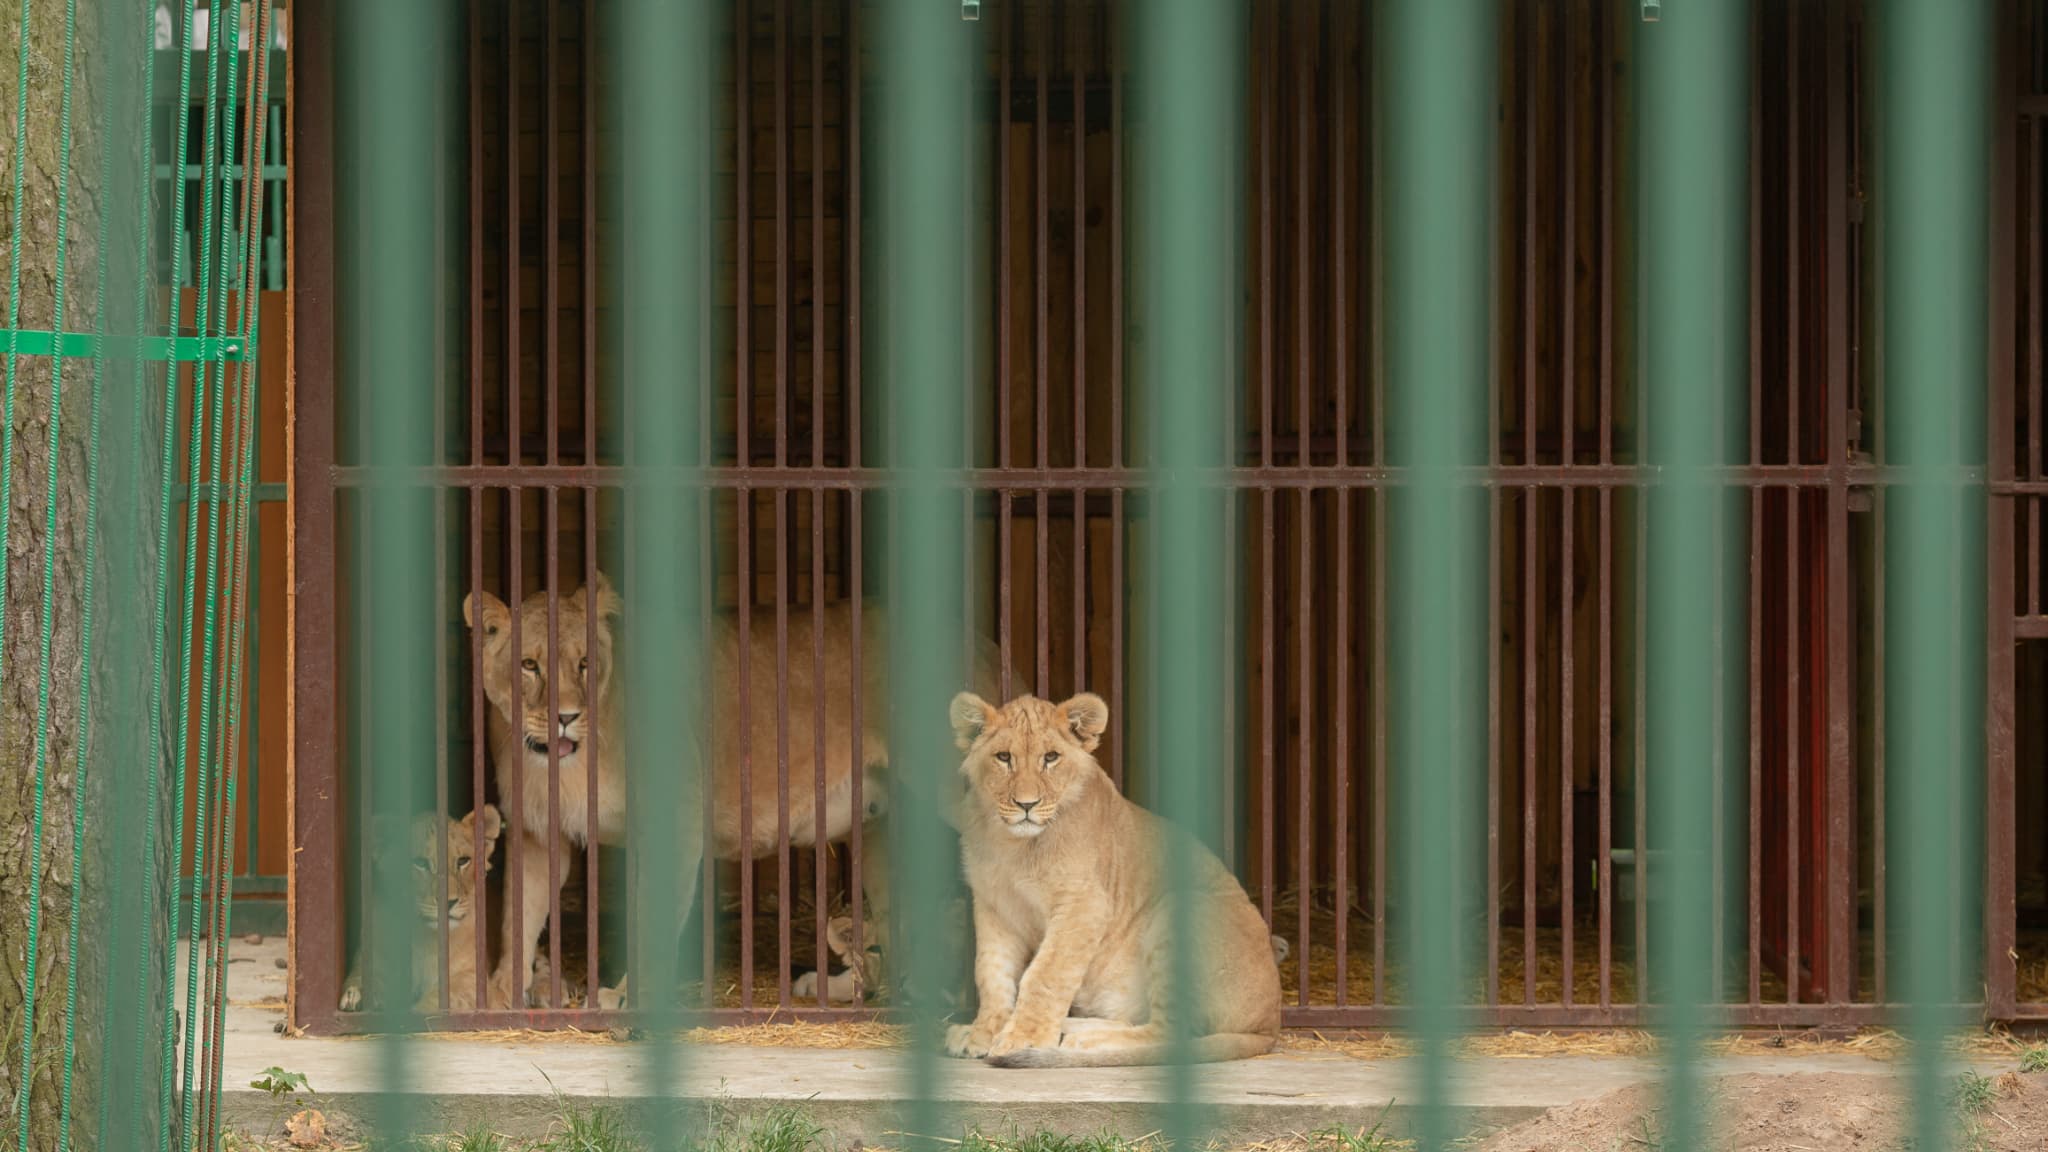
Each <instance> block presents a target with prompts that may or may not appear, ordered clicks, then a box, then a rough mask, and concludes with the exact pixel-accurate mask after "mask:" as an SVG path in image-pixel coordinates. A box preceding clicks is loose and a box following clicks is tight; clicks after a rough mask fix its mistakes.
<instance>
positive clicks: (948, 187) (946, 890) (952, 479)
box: [865, 0, 981, 1137]
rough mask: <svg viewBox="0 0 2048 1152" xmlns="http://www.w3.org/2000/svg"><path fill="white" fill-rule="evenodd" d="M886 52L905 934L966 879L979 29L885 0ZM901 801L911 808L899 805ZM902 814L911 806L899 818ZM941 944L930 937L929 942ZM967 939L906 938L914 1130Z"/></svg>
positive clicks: (893, 563) (895, 668)
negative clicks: (962, 770)
mask: <svg viewBox="0 0 2048 1152" xmlns="http://www.w3.org/2000/svg"><path fill="white" fill-rule="evenodd" d="M884 9H885V10H884V15H883V18H882V20H881V22H880V33H881V34H880V36H879V37H878V38H877V41H876V48H877V50H878V52H879V54H880V60H879V63H878V67H879V74H878V79H879V80H880V82H881V84H882V119H881V123H880V125H879V128H880V134H881V145H882V167H881V171H882V172H883V173H885V174H886V179H887V181H888V194H887V195H885V196H882V197H880V198H879V199H880V207H881V212H882V217H881V221H880V223H881V237H880V239H881V245H880V247H879V251H880V252H881V256H882V261H883V267H882V269H881V270H880V271H881V273H882V276H883V277H884V278H885V279H884V281H883V282H884V283H886V284H888V285H889V292H888V306H887V328H886V333H887V344H886V348H885V350H884V353H883V355H884V357H885V358H886V361H885V365H883V366H882V367H883V370H881V371H876V370H874V369H873V367H870V368H869V369H868V370H867V371H866V372H865V375H866V376H867V378H868V379H870V380H881V381H886V382H887V401H886V402H887V403H888V405H889V409H888V412H889V427H890V433H891V435H890V438H889V439H890V443H891V444H892V454H891V455H890V457H889V463H890V465H891V467H892V469H893V475H892V477H891V490H890V493H889V496H890V501H889V509H888V517H889V522H888V525H887V528H888V535H887V537H886V538H887V539H888V540H889V542H890V543H889V546H888V547H889V552H888V567H887V585H886V586H887V588H888V603H889V609H890V620H889V624H890V637H889V647H890V651H891V652H892V653H894V654H895V656H896V659H894V660H892V661H891V662H890V665H889V674H890V684H889V692H890V717H889V723H890V742H889V744H890V750H891V764H890V771H891V773H892V774H893V776H894V778H895V783H894V786H893V788H892V790H891V797H890V799H891V804H892V808H891V815H890V821H889V822H890V825H891V835H892V840H891V842H890V850H891V853H892V855H893V856H894V860H893V861H892V863H893V865H894V866H895V868H896V875H895V877H894V879H895V883H896V892H897V893H898V894H899V898H898V899H897V900H896V902H895V903H896V908H895V914H896V915H897V916H898V918H899V923H898V924H897V925H896V926H895V928H894V931H895V933H896V934H895V936H894V937H893V938H895V939H899V940H901V939H907V937H906V936H905V935H904V934H903V926H904V925H910V924H933V923H939V922H940V921H941V917H942V909H943V908H944V907H945V902H946V900H947V899H948V897H949V896H950V895H951V894H952V893H953V892H954V891H957V890H958V888H959V886H960V881H959V872H960V868H959V861H958V859H957V858H956V857H955V856H954V855H953V854H952V853H951V852H949V851H948V847H947V836H946V834H945V827H944V825H943V822H942V821H941V819H940V811H939V799H940V797H941V796H942V795H946V794H949V793H950V790H949V789H946V787H945V781H946V780H947V779H949V777H948V775H947V774H948V773H951V772H954V771H956V770H957V768H958V765H959V762H960V755H959V753H958V752H957V751H956V750H954V748H953V746H952V742H951V739H950V736H951V729H950V727H949V725H948V724H947V721H946V707H947V703H948V702H949V701H950V700H951V699H952V698H953V694H954V693H956V692H958V691H960V690H961V688H962V687H963V686H964V685H965V684H966V683H967V680H966V669H965V666H964V664H963V663H962V661H961V658H960V657H961V651H962V647H963V646H962V641H961V637H963V636H964V635H966V634H967V633H966V629H967V627H968V619H967V614H966V603H967V599H966V589H965V580H966V576H965V572H964V565H963V552H962V549H963V541H962V539H961V527H960V485H961V475H960V469H961V468H962V467H963V466H964V464H965V461H964V459H963V458H962V455H961V452H962V447H963V446H962V443H961V438H960V418H961V403H962V401H963V399H964V397H965V395H966V384H965V382H964V381H963V380H962V379H961V365H962V364H963V363H965V356H966V345H965V344H964V343H963V341H964V340H965V338H966V335H965V334H966V330H967V311H966V309H967V301H968V300H969V299H971V298H972V293H971V291H970V286H969V285H968V284H967V283H966V282H965V270H966V268H967V266H968V265H967V261H965V260H963V259H961V250H962V246H963V245H965V244H967V243H968V242H969V239H968V233H967V196H968V191H969V185H968V180H967V164H966V160H967V157H966V152H965V147H966V141H967V124H968V120H967V116H968V105H967V103H966V100H965V98H964V97H965V93H966V92H967V84H966V82H967V75H968V73H967V68H968V64H969V61H970V60H971V59H972V58H973V57H972V53H973V52H974V50H975V47H976V40H975V38H974V36H973V35H972V33H973V32H974V30H975V29H977V28H979V27H981V25H980V24H979V23H970V22H967V21H963V20H962V19H960V9H959V7H958V6H957V5H952V4H934V3H931V2H930V0H888V3H887V4H886V5H885V6H884ZM899 800H900V804H899V803H898V801H899ZM899 813H900V818H899V816H898V814H899ZM927 943H928V944H929V945H931V946H925V945H926V944H927ZM963 944H964V941H959V940H953V939H950V938H946V937H945V934H940V938H939V939H935V940H930V941H926V940H923V939H920V941H919V946H918V947H911V948H903V949H900V950H899V952H900V953H901V955H902V958H903V959H902V963H901V967H900V976H901V979H900V982H899V986H901V987H903V988H905V989H907V990H908V999H909V1005H908V1007H909V1010H910V1019H909V1023H910V1033H911V1039H910V1046H911V1047H910V1061H909V1065H908V1074H909V1083H908V1084H907V1085H905V1089H906V1096H907V1098H908V1100H909V1102H910V1103H909V1105H908V1115H907V1116H906V1118H905V1124H906V1129H907V1131H908V1132H910V1133H912V1134H914V1136H915V1137H932V1136H936V1135H938V1134H939V1131H940V1127H939V1126H940V1123H941V1121H942V1117H941V1116H940V1114H939V1109H938V1106H937V1104H936V1102H935V1097H936V1095H937V1091H938V1076H939V1072H938V1055H937V1054H938V1052H939V1050H940V1046H941V1044H942V1042H943V1038H944V1034H943V1024H942V1022H943V1020H944V1017H945V1015H946V1005H945V1003H944V1001H943V999H942V998H941V996H940V995H939V994H940V992H941V991H942V990H943V989H944V988H945V987H946V985H947V982H948V980H949V979H950V978H951V977H952V974H953V973H956V972H957V971H958V970H959V968H958V965H957V964H956V963H955V959H956V957H957V955H958V949H959V948H960V947H961V946H962V945H963Z"/></svg>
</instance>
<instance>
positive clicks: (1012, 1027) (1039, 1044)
mask: <svg viewBox="0 0 2048 1152" xmlns="http://www.w3.org/2000/svg"><path fill="white" fill-rule="evenodd" d="M1103 919H1104V918H1103V916H1102V915H1101V914H1100V912H1098V911H1097V910H1096V909H1093V908H1083V907H1078V906H1073V905H1069V906H1066V907H1061V908H1057V909H1055V910H1054V912H1053V914H1052V919H1051V921H1050V922H1049V923H1047V924H1046V927H1045V939H1044V941H1043V942H1041V943H1040V944H1039V946H1038V954H1037V955H1035V956H1033V957H1032V958H1031V966H1030V967H1028V968H1026V969H1025V970H1024V978H1023V979H1022V980H1020V981H1018V983H1017V1006H1016V1009H1015V1010H1014V1011H1012V1012H1011V1013H1010V1019H1009V1022H1008V1023H1007V1024H1005V1025H1003V1027H1002V1029H1001V1030H1000V1031H998V1032H997V1033H996V1035H995V1039H994V1041H993V1042H992V1043H990V1044H989V1047H988V1055H990V1056H1002V1055H1006V1054H1008V1053H1011V1052H1015V1051H1018V1050H1019V1049H1023V1048H1056V1047H1058V1046H1059V1042H1060V1023H1061V1021H1063V1020H1065V1019H1066V1018H1067V1012H1068V1010H1069V1009H1071V1008H1072V1007H1073V1006H1074V994H1075V993H1076V992H1079V991H1080V990H1081V981H1082V980H1084V979H1085V978H1086V977H1087V975H1088V965H1089V963H1090V962H1092V961H1093V960H1094V958H1095V952H1096V950H1097V949H1098V948H1099V947H1101V939H1102V929H1103V928H1104V927H1105V925H1104V923H1103ZM975 927H976V930H977V931H979V928H980V924H979V923H978V922H977V924H976V926H975Z"/></svg>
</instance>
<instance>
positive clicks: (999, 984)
mask: <svg viewBox="0 0 2048 1152" xmlns="http://www.w3.org/2000/svg"><path fill="white" fill-rule="evenodd" d="M1028 958H1029V951H1028V949H1027V946H1026V945H1025V943H1024V941H1023V940H1021V939H1019V938H1018V937H1017V936H1016V935H1015V934H1013V933H1011V932H1010V931H1009V929H1007V928H1005V927H1004V926H1003V925H1002V924H1000V923H998V922H997V921H996V919H995V917H993V916H991V915H990V914H989V913H988V912H986V911H985V910H984V908H983V906H982V903H981V901H979V900H976V901H975V902H974V990H975V992H976V994H977V995H978V997H979V999H980V1001H981V1006H980V1007H979V1008H978V1009H976V1011H975V1013H974V1023H972V1024H955V1025H953V1026H952V1027H951V1028H948V1029H946V1055H948V1056H964V1057H967V1058H969V1059H977V1060H978V1059H980V1058H981V1057H983V1056H986V1055H988V1050H989V1048H990V1046H991V1045H993V1044H994V1043H995V1040H996V1036H997V1035H998V1034H999V1033H1001V1032H1002V1031H1003V1029H1004V1028H1006V1027H1008V1026H1009V1023H1010V1014H1011V1010H1012V1009H1013V1008H1015V1006H1016V1004H1017V983H1018V977H1019V976H1021V975H1022V974H1023V972H1024V962H1025V960H1026V959H1028Z"/></svg>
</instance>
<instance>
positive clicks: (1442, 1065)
mask: <svg viewBox="0 0 2048 1152" xmlns="http://www.w3.org/2000/svg"><path fill="white" fill-rule="evenodd" d="M1385 19H1386V25H1385V27H1386V32H1387V34H1386V37H1385V39H1384V40H1383V42H1382V45H1383V46H1382V51H1381V54H1380V57H1379V61H1378V68H1379V71H1380V74H1381V75H1382V76H1383V78H1384V79H1383V80H1382V83H1383V84H1384V85H1385V88H1384V92H1385V95H1386V109H1387V111H1386V119H1385V123H1386V169H1385V180H1386V186H1385V193H1384V195H1385V198H1386V199H1385V204H1386V220H1387V225H1386V296H1385V300H1386V303H1385V305H1384V307H1385V310H1386V332H1387V347H1386V372H1387V405H1388V409H1389V411H1388V420H1389V424H1390V431H1391V436H1390V439H1389V447H1390V449H1391V450H1392V457H1393V460H1394V462H1395V463H1396V464H1398V465H1399V466H1400V467H1401V468H1403V469H1404V473H1405V476H1406V478H1407V484H1406V486H1405V487H1404V488H1402V489H1401V490H1400V491H1398V492H1397V493H1396V494H1395V500H1394V502H1393V529H1394V533H1393V535H1394V545H1393V556H1392V560H1391V561H1390V563H1389V564H1388V568H1387V574H1388V578H1389V580H1390V581H1391V590H1392V596H1391V603H1392V608H1391V615H1390V617H1389V623H1390V626H1391V627H1392V629H1393V631H1392V634H1391V640H1392V647H1393V650H1394V654H1395V655H1394V660H1393V667H1394V668H1396V669H1398V671H1397V672H1396V673H1395V674H1394V677H1395V679H1394V684H1393V689H1394V691H1393V693H1392V696H1393V704H1394V713H1393V715H1394V716H1395V718H1396V722H1395V723H1394V724H1393V725H1392V736H1393V740H1394V764H1395V771H1394V783H1395V786H1396V790H1397V797H1398V799H1397V805H1398V807H1396V809H1395V811H1396V812H1398V813H1399V818H1398V820H1397V821H1396V822H1395V823H1396V824H1397V826H1398V830H1397V833H1396V834H1397V836H1398V837H1399V842H1400V847H1401V848H1402V852H1401V854H1400V856H1399V860H1400V862H1401V863H1400V867H1401V875H1402V877H1403V878H1404V882H1403V884H1402V886H1401V889H1400V891H1401V900H1402V904H1401V907H1400V909H1399V912H1400V920H1399V923H1398V927H1399V930H1400V936H1401V937H1403V938H1405V945H1406V947H1405V948H1404V949H1403V957H1404V959H1405V960H1406V961H1407V964H1408V973H1409V981H1408V986H1409V989H1410V992H1409V997H1410V1003H1411V1005H1412V1006H1413V1009H1414V1016H1413V1020H1414V1024H1415V1029H1416V1032H1417V1034H1418V1037H1419V1039H1420V1041H1421V1048H1420V1059H1419V1071H1420V1078H1419V1084H1418V1089H1417V1091H1418V1094H1419V1098H1418V1100H1417V1104H1418V1105H1419V1107H1420V1113H1419V1121H1418V1126H1417V1127H1418V1131H1417V1135H1418V1136H1419V1138H1420V1140H1421V1143H1422V1147H1423V1148H1425V1149H1436V1148H1441V1147H1444V1146H1445V1145H1446V1144H1447V1143H1448V1142H1449V1140H1450V1139H1451V1138H1452V1136H1453V1135H1455V1134H1454V1133H1453V1132H1452V1131H1451V1130H1450V1112H1449V1103H1450V1102H1449V1079H1448V1074H1449V1055H1450V1051H1451V1044H1452V1041H1453V1036H1454V1033H1455V1031H1456V1029H1457V1002H1458V1000H1459V997H1460V995H1461V993H1462V992H1463V991H1464V989H1465V986H1466V982H1465V980H1464V975H1465V973H1466V972H1467V971H1468V970H1469V968H1470V966H1471V963H1472V960H1473V959H1474V956H1475V953H1480V952H1481V951H1482V950H1481V949H1479V948H1476V947H1474V946H1473V945H1472V944H1471V943H1470V942H1465V941H1461V940H1460V939H1459V927H1460V923H1461V920H1462V918H1463V911H1464V910H1466V909H1469V908H1471V907H1472V906H1473V905H1474V904H1475V903H1477V905H1478V906H1479V907H1483V906H1484V902H1483V892H1482V890H1481V889H1482V887H1483V877H1484V875H1485V869H1484V858H1483V857H1482V856H1481V855H1480V854H1479V851H1478V849H1479V846H1480V844H1481V843H1482V840H1481V839H1480V837H1479V829H1478V827H1477V824H1476V822H1475V814H1477V815H1478V816H1482V817H1483V814H1484V811H1485V807H1484V804H1483V803H1479V802H1478V801H1480V799H1481V798H1482V797H1483V796H1484V795H1485V792H1484V789H1483V787H1482V785H1481V781H1482V780H1483V779H1484V776H1483V773H1484V771H1485V745H1484V743H1483V739H1482V734H1483V733H1484V732H1485V730H1486V725H1485V720H1484V717H1483V716H1482V715H1481V714H1479V713H1478V712H1477V711H1475V705H1476V704H1477V702H1480V701H1483V700H1485V698H1486V693H1485V684H1486V658H1485V650H1484V648H1483V647H1482V646H1481V639H1482V634H1483V632H1484V626H1483V621H1484V620H1485V619H1486V599H1485V596H1486V562H1487V561H1486V556H1487V549H1486V537H1485V524H1486V504H1485V494H1484V491H1483V490H1482V489H1481V488H1479V487H1477V486H1475V485H1473V484H1472V483H1471V478H1472V476H1473V475H1474V470H1475V469H1477V468H1478V467H1480V466H1482V465H1483V464H1484V463H1485V461H1486V444H1485V430H1486V406H1487V402H1488V397H1489V396H1490V392H1489V389H1488V376H1487V373H1488V363H1487V347H1488V339H1489V330H1488V317H1489V294H1490V292H1491V290H1492V280H1491V275H1490V269H1491V248H1490V242H1491V236H1492V218H1493V199H1492V195H1493V190H1494V189H1493V149H1494V124H1495V116H1496V109H1495V106H1494V87H1495V83H1494V73H1495V68H1496V62H1495V54H1494V35H1495V31H1494V19H1495V5H1494V4H1492V3H1490V2H1488V0H1396V2H1394V3H1392V4H1391V5H1390V7H1389V8H1388V10H1387V13H1386V17H1385Z"/></svg>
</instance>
